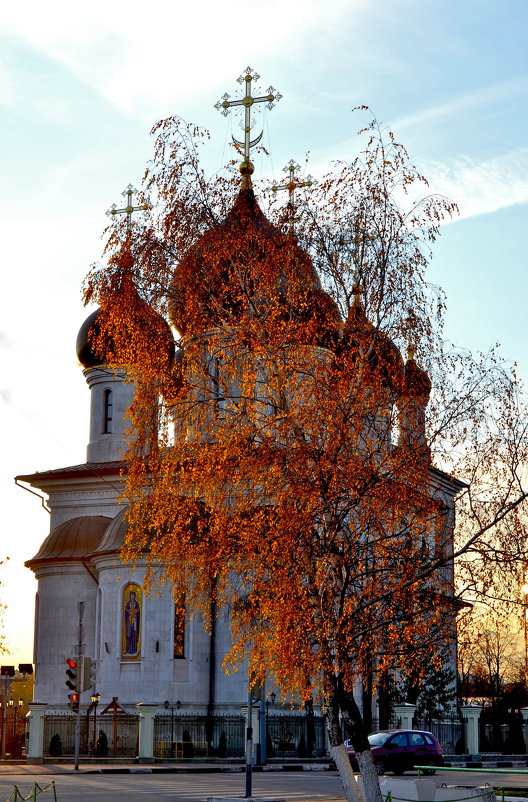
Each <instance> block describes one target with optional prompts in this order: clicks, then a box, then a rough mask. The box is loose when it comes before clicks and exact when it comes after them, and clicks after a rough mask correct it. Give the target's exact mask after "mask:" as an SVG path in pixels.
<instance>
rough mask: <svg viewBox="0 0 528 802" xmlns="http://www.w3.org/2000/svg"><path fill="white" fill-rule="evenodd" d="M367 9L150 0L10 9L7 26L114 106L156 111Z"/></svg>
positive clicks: (343, 4)
mask: <svg viewBox="0 0 528 802" xmlns="http://www.w3.org/2000/svg"><path fill="white" fill-rule="evenodd" d="M370 3H371V0H332V2H331V3H329V4H328V5H327V7H326V8H325V14H324V15H321V9H320V6H319V4H318V2H317V0H290V2H289V3H284V2H282V0H269V2H268V3H267V4H266V8H265V13H263V7H262V4H261V3H259V2H255V1H254V2H251V0H246V2H242V0H226V2H224V3H218V2H216V0H214V1H213V0H206V2H204V3H199V4H198V3H186V4H181V3H177V4H168V3H167V2H166V1H165V0H152V1H151V2H150V3H149V4H148V6H136V7H133V6H131V5H130V4H129V3H125V2H122V1H121V2H120V0H116V2H112V3H107V2H106V0H92V2H91V3H90V4H88V5H78V4H72V3H70V2H65V1H64V0H51V2H50V3H47V4H36V3H35V5H34V8H33V9H32V13H31V14H27V13H25V9H24V8H23V7H22V6H20V5H19V4H9V7H8V8H4V9H3V10H2V28H3V32H4V33H7V34H9V33H10V34H12V35H15V36H16V37H19V38H20V39H22V40H24V41H25V42H26V43H28V44H30V45H31V46H32V47H34V48H36V49H37V50H39V51H40V52H42V53H45V54H46V55H47V56H49V57H51V58H53V59H55V60H56V61H58V62H59V63H61V64H63V65H64V66H66V67H67V68H68V69H69V70H70V71H71V72H73V73H74V74H75V76H76V77H77V78H78V79H79V80H81V81H83V82H84V83H86V84H88V85H90V86H91V87H92V88H94V89H96V90H97V91H99V92H100V93H101V94H102V95H104V96H105V97H107V98H108V99H109V100H111V101H112V102H113V103H115V104H117V105H119V106H121V107H123V108H125V109H128V110H134V109H136V107H138V106H139V105H141V106H142V107H143V109H144V106H145V104H146V103H148V104H149V105H151V106H155V107H157V108H159V106H160V103H161V102H163V101H166V100H167V99H173V98H174V97H176V96H181V95H191V94H197V93H199V92H200V91H201V90H203V89H205V88H206V87H208V88H210V87H211V84H212V83H215V82H216V81H222V80H224V78H226V79H227V78H228V79H229V80H230V82H232V81H233V79H234V78H236V77H237V74H238V72H239V71H240V70H241V69H242V68H243V67H245V66H246V62H247V60H248V59H249V60H250V63H251V66H255V67H257V66H260V64H261V63H262V62H263V61H266V62H267V61H269V59H270V57H271V55H272V54H273V53H274V54H275V55H282V56H286V55H287V54H288V53H291V51H292V49H294V50H295V51H299V49H300V48H301V49H302V47H303V46H305V44H306V37H307V36H310V35H314V36H315V35H316V36H317V37H321V36H323V35H324V34H325V33H332V32H334V31H336V30H339V28H340V26H341V25H342V24H343V23H344V21H345V20H347V19H349V17H350V14H351V13H352V12H354V13H359V12H361V10H362V9H363V8H365V7H366V6H368V5H370ZM253 61H255V63H254V64H253ZM257 61H258V62H259V63H258V64H257V63H256V62H257ZM233 71H235V72H237V71H238V72H237V74H233V75H232V73H233ZM263 80H264V81H268V82H269V81H271V80H272V76H267V75H266V76H265V77H264V79H263ZM276 80H278V76H277V79H276ZM266 86H267V83H266Z"/></svg>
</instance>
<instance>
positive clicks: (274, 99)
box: [215, 67, 282, 186]
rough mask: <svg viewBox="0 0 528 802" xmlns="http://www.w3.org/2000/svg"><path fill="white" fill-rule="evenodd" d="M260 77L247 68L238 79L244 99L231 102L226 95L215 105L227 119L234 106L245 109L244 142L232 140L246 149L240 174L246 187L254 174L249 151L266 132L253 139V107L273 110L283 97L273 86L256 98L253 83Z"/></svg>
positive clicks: (233, 138)
mask: <svg viewBox="0 0 528 802" xmlns="http://www.w3.org/2000/svg"><path fill="white" fill-rule="evenodd" d="M259 78H260V75H259V74H258V73H256V72H255V71H254V70H252V69H251V67H247V68H246V70H245V72H243V73H242V75H240V76H239V77H238V78H237V81H238V83H239V84H245V94H244V97H243V98H240V100H229V97H230V96H229V95H228V94H227V93H226V94H224V95H223V96H222V98H221V99H220V100H219V101H218V103H215V109H217V110H218V111H220V112H221V113H222V114H223V115H224V117H227V115H228V114H229V111H230V109H231V108H232V107H233V106H243V108H244V124H243V126H242V130H243V131H244V141H243V142H239V141H238V139H235V137H234V136H232V137H231V138H232V140H233V142H234V143H235V144H236V145H240V147H242V148H244V161H243V162H242V164H241V165H240V168H239V169H240V172H241V173H242V175H243V176H245V177H246V180H245V182H244V183H245V185H246V186H250V184H251V174H252V173H253V170H254V167H253V165H252V163H251V161H250V158H249V151H250V149H251V148H253V147H255V145H258V143H259V142H260V140H261V139H262V136H263V134H264V131H261V132H260V134H259V135H258V136H256V137H255V138H254V139H251V107H252V105H253V104H254V103H267V104H268V109H272V108H273V107H274V106H275V104H276V103H278V102H279V100H280V99H281V97H282V95H281V94H279V92H277V91H276V90H275V89H274V88H273V87H272V86H269V87H268V89H267V93H268V94H267V95H261V96H260V97H254V96H253V95H252V94H251V82H252V81H258V80H259Z"/></svg>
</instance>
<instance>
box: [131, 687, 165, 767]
mask: <svg viewBox="0 0 528 802" xmlns="http://www.w3.org/2000/svg"><path fill="white" fill-rule="evenodd" d="M136 707H137V709H138V710H139V759H140V760H144V761H145V762H147V763H153V762H154V716H155V715H156V711H157V710H158V708H159V705H158V704H152V703H149V702H138V704H137V705H136Z"/></svg>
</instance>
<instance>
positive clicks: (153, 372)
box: [85, 118, 527, 802]
mask: <svg viewBox="0 0 528 802" xmlns="http://www.w3.org/2000/svg"><path fill="white" fill-rule="evenodd" d="M154 131H155V134H156V146H155V155H154V159H153V162H152V163H151V164H150V165H149V166H148V168H147V171H146V177H145V184H144V199H145V201H147V202H148V203H149V205H150V207H151V214H150V215H149V219H148V222H146V223H145V225H143V226H137V227H135V228H133V230H132V231H125V230H124V226H123V227H119V226H116V227H115V228H112V229H111V230H110V232H109V240H108V253H109V258H108V265H107V267H105V268H96V269H94V270H93V271H92V273H91V274H90V276H89V277H88V280H87V284H86V291H85V297H86V300H87V301H90V300H93V299H96V300H97V301H98V302H99V303H100V305H101V311H100V313H99V315H98V319H97V326H96V327H94V341H95V345H96V347H98V348H99V349H100V350H101V352H102V354H103V355H104V358H105V360H106V361H107V362H111V363H114V364H116V365H120V366H122V365H125V366H126V368H127V371H128V374H129V378H130V380H131V381H134V382H135V387H136V395H135V401H134V404H133V407H132V410H131V419H132V422H133V426H132V431H131V441H130V449H129V452H128V455H127V490H126V500H127V503H128V505H129V513H128V520H129V534H128V539H127V548H126V553H125V554H124V557H125V558H126V559H134V558H136V557H137V556H138V555H141V554H145V553H148V555H149V559H150V560H151V561H152V565H153V573H155V572H158V571H159V566H160V565H162V566H163V570H164V573H165V577H166V579H167V581H169V582H170V583H171V584H172V585H173V587H174V592H175V594H181V593H183V592H185V594H186V600H187V604H188V605H189V607H190V608H191V609H194V610H195V611H201V612H202V613H203V615H204V617H205V619H206V620H207V616H208V615H209V612H210V609H211V599H212V598H214V600H215V603H216V609H222V608H224V609H225V608H226V607H227V608H228V610H229V612H230V616H231V622H232V633H233V643H232V649H231V652H230V654H229V655H228V658H227V660H226V668H227V669H228V670H232V669H233V668H235V667H236V666H237V665H238V664H239V663H240V661H241V660H242V659H243V658H247V660H248V663H249V670H250V672H251V675H252V676H253V677H254V678H255V679H264V677H266V678H268V680H269V681H271V682H273V683H275V684H276V685H277V686H278V687H279V688H280V690H281V691H282V693H283V694H285V695H286V694H291V693H293V694H295V695H296V697H297V698H299V699H301V700H302V699H305V700H309V699H312V698H315V699H316V700H317V701H318V702H320V703H321V704H322V705H323V709H324V710H325V713H326V718H327V724H328V733H329V740H330V745H331V753H332V756H333V758H334V759H335V761H336V764H337V766H338V768H339V770H340V772H341V776H342V778H343V784H344V787H345V790H346V794H347V798H349V799H351V800H359V799H360V798H361V793H360V791H359V787H358V786H357V785H356V782H355V780H354V776H353V774H352V772H351V769H350V764H349V760H348V757H347V754H346V751H345V749H344V746H343V734H342V732H341V728H340V723H339V717H340V716H342V717H344V719H345V721H346V722H347V727H348V733H347V735H348V737H351V738H352V740H353V743H354V746H355V748H356V752H357V755H358V761H359V766H360V770H361V773H362V775H363V779H364V781H365V788H366V796H367V798H368V801H369V802H370V800H373V801H374V800H381V796H380V789H379V783H378V779H377V776H376V774H375V770H374V767H373V764H372V759H371V754H370V750H369V744H368V740H367V733H368V726H367V727H366V726H365V721H364V719H363V717H362V714H361V709H360V705H359V704H358V698H359V697H360V696H361V695H362V696H363V700H364V702H365V704H366V705H367V706H368V704H369V700H370V702H371V701H372V696H373V694H374V693H375V692H376V688H377V687H378V685H379V684H380V682H381V678H383V677H384V676H386V675H387V672H390V673H391V674H393V675H394V674H395V675H397V674H398V673H399V672H403V671H404V670H405V671H407V672H408V671H409V670H411V669H412V671H413V676H414V678H415V679H416V681H418V680H419V679H420V677H421V675H422V674H423V670H424V668H423V667H424V666H425V665H426V664H427V665H431V661H432V663H433V664H435V665H440V663H441V660H442V657H441V655H442V649H443V648H444V647H445V644H446V642H452V641H453V637H454V619H455V616H456V612H457V609H458V607H457V598H456V596H457V593H456V590H455V586H454V578H453V570H454V568H453V566H454V561H455V560H457V561H458V562H459V563H462V562H463V561H464V560H466V562H467V563H468V564H469V565H470V573H469V574H468V576H471V577H472V580H473V581H474V584H475V585H479V587H480V588H481V589H482V588H483V587H484V586H485V576H486V573H487V572H488V573H489V570H490V566H492V565H493V563H494V562H497V561H499V560H504V559H506V558H508V559H515V560H518V559H523V558H524V556H525V553H524V549H525V546H524V540H523V538H522V537H521V521H520V516H519V510H520V508H521V503H522V501H523V500H524V498H525V488H524V485H523V483H522V481H521V480H520V474H519V470H520V467H521V466H522V464H523V461H524V459H525V454H526V433H525V430H524V425H525V423H524V422H525V421H526V420H527V418H526V416H525V417H524V418H522V419H521V418H520V417H519V414H520V409H521V407H522V404H523V400H522V397H521V394H520V391H519V388H518V385H517V382H516V379H515V376H514V375H512V374H511V373H510V372H509V371H508V369H507V367H506V366H504V365H503V364H502V363H501V362H500V360H499V359H498V357H497V356H496V354H495V353H490V354H488V355H486V356H481V357H478V358H474V357H472V356H471V355H470V354H468V353H466V352H460V351H457V350H455V349H453V348H451V347H450V346H448V345H447V344H446V343H445V342H444V341H443V339H442V328H441V324H442V312H443V307H444V299H443V295H442V293H441V291H440V290H438V289H437V288H434V287H431V286H430V285H429V284H428V283H427V281H426V267H427V262H428V259H429V248H430V245H431V243H432V242H433V241H434V239H435V238H436V236H437V234H438V228H439V224H440V222H441V220H442V219H443V217H445V216H446V215H450V214H452V213H454V212H455V207H454V206H453V204H452V203H450V202H449V201H447V200H445V199H443V198H438V197H434V196H425V197H424V198H422V199H418V200H417V201H415V200H414V194H415V192H416V191H420V188H421V190H422V192H423V191H424V187H425V186H426V182H425V179H424V178H423V177H422V176H420V175H419V173H418V172H417V171H416V169H415V168H414V167H413V165H412V164H411V162H410V161H409V157H408V155H407V153H406V151H405V149H404V148H403V147H402V145H400V144H399V143H397V142H396V141H395V139H394V137H393V136H392V134H391V133H390V132H386V131H383V130H382V129H380V127H379V126H378V125H377V123H376V122H373V123H372V124H370V125H369V126H368V127H367V129H366V131H364V132H363V134H362V135H363V136H366V143H365V146H364V149H363V150H362V151H361V153H360V154H359V155H358V156H357V157H356V158H354V159H353V160H352V161H351V162H350V163H349V162H342V163H338V164H336V165H334V166H333V168H332V169H331V170H330V171H329V172H328V173H327V175H325V176H324V177H322V179H321V180H320V181H319V183H318V184H317V185H316V186H315V187H314V188H313V191H312V192H311V193H310V195H309V197H308V196H307V197H306V198H305V200H304V202H303V203H302V204H301V203H297V204H296V205H293V204H292V203H289V204H284V203H282V202H281V201H280V200H279V199H278V198H272V199H271V200H270V201H268V200H266V197H267V196H266V194H265V193H264V192H262V191H258V189H256V188H255V187H254V186H253V185H252V180H251V175H252V165H251V163H250V161H249V159H247V158H246V159H244V161H243V163H242V165H241V168H240V173H241V176H240V175H238V173H237V171H236V169H235V165H234V163H233V164H230V165H229V166H228V168H227V169H226V171H225V172H224V173H222V174H221V175H215V176H214V177H213V178H211V179H209V178H208V177H207V176H206V175H205V173H204V172H203V170H202V168H201V166H200V161H199V147H200V143H201V142H202V141H203V138H204V137H205V136H206V135H205V134H204V133H203V132H201V131H199V130H198V129H196V128H194V127H191V126H187V125H185V124H184V123H183V122H182V121H181V120H179V119H176V118H171V119H168V120H165V121H162V122H161V123H159V124H158V125H157V126H156V128H155V129H154ZM257 196H258V198H259V200H257ZM264 205H267V209H266V213H264V212H263V211H262V208H261V207H262V206H264ZM167 318H168V319H169V320H170V322H171V324H172V326H173V327H174V329H175V330H176V332H177V337H178V341H177V346H178V347H177V349H176V351H175V354H174V355H173V354H172V350H171V341H170V331H169V328H168V325H167V322H166V320H167ZM407 349H408V353H407V358H406V360H404V359H403V358H402V355H401V354H402V352H404V353H405V351H406V350H407ZM521 420H522V421H523V423H522V424H521V422H520V421H521ZM457 494H458V496H459V499H460V502H459V504H460V507H461V510H462V511H461V514H460V516H459V520H460V526H459V530H458V531H457V533H456V534H454V533H453V526H454V517H453V498H454V497H455V495H457ZM492 541H493V550H492V549H491V547H490V543H491V542H492ZM468 581H469V580H468ZM468 581H466V584H465V586H464V587H465V589H467V587H468ZM426 658H427V659H426ZM367 725H368V721H367Z"/></svg>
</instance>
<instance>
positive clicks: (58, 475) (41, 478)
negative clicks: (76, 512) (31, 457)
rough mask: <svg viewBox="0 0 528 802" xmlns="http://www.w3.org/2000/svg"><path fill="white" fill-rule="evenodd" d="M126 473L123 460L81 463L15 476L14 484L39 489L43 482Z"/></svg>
mask: <svg viewBox="0 0 528 802" xmlns="http://www.w3.org/2000/svg"><path fill="white" fill-rule="evenodd" d="M124 473H126V463H125V462H123V460H114V461H112V462H83V463H82V464H81V465H70V466H68V467H66V468H54V469H52V470H49V471H37V472H36V473H30V474H27V475H20V476H15V481H16V482H27V483H28V484H31V485H33V486H34V487H40V484H41V483H43V482H49V481H54V480H55V479H73V478H76V479H77V478H84V477H88V476H92V477H98V476H110V475H118V476H120V475H122V474H124Z"/></svg>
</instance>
